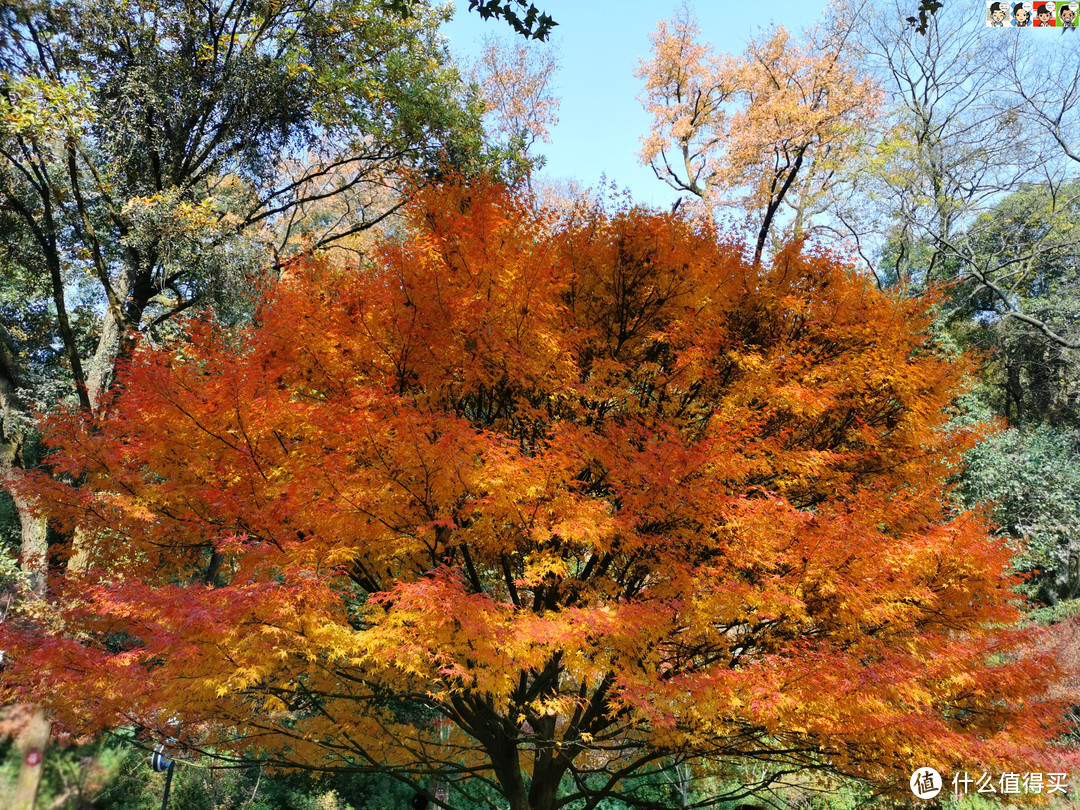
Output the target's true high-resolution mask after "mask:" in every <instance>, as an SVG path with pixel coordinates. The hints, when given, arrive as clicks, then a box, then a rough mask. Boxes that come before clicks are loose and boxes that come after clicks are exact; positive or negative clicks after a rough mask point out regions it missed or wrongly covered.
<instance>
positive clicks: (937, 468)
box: [0, 184, 1058, 810]
mask: <svg viewBox="0 0 1080 810" xmlns="http://www.w3.org/2000/svg"><path fill="white" fill-rule="evenodd" d="M411 205H412V207H411V209H410V212H409V220H410V222H411V228H410V230H408V231H407V232H401V233H398V234H396V235H395V238H393V239H390V240H388V241H386V242H385V243H384V244H383V245H382V247H381V249H380V250H379V251H378V253H377V254H376V255H375V256H374V257H373V261H372V263H371V264H370V265H369V266H366V267H363V268H356V267H355V265H352V266H350V267H349V268H345V269H338V270H334V269H333V268H330V267H325V266H318V265H316V264H311V263H307V264H305V263H296V264H294V265H293V266H292V267H291V269H290V270H289V272H288V273H287V275H286V278H285V279H284V280H283V282H282V284H281V285H279V286H278V287H277V288H276V289H275V290H273V292H272V294H271V295H270V297H269V298H268V299H267V300H266V302H265V303H264V305H263V306H262V308H261V309H260V311H259V313H258V317H257V318H256V319H255V321H254V322H253V323H252V324H251V325H249V326H246V327H244V328H242V329H239V330H238V329H235V328H233V329H230V328H228V326H227V325H222V324H220V323H215V322H214V321H213V320H212V319H210V318H206V319H203V320H200V321H197V322H195V323H193V325H192V330H191V334H190V336H189V340H187V341H183V342H181V343H178V344H176V345H174V346H173V347H171V348H170V347H161V346H155V345H152V344H146V345H145V346H144V347H143V348H142V349H141V350H140V351H139V352H138V353H137V354H136V355H135V356H134V357H133V358H132V362H131V364H130V365H129V367H128V368H127V370H126V371H125V374H124V379H123V386H122V388H119V389H118V390H117V392H116V394H115V398H114V399H113V400H112V401H111V403H110V406H109V408H108V409H107V410H106V411H105V412H104V413H103V414H100V415H94V414H91V413H87V412H86V411H79V410H77V409H72V410H71V411H69V412H67V413H64V414H60V415H58V416H57V417H56V418H55V419H54V420H53V421H52V422H51V426H50V428H49V431H48V435H49V442H50V446H51V447H52V448H53V453H54V455H53V456H52V457H51V459H50V462H51V464H52V465H53V466H54V468H55V469H56V471H57V472H58V473H60V474H61V476H62V477H63V479H72V480H79V481H80V482H82V486H80V487H71V486H68V485H66V484H64V483H63V482H62V479H61V478H51V477H48V476H40V477H38V478H37V479H36V482H35V483H34V485H33V488H32V490H31V491H32V494H33V496H34V497H35V498H36V499H37V500H38V502H40V503H46V504H48V505H49V508H50V514H51V516H52V518H53V519H54V520H56V521H57V522H58V523H59V524H61V525H66V526H68V527H72V526H76V525H77V526H80V527H81V528H82V530H83V531H84V533H85V536H86V537H87V538H88V546H87V548H88V551H89V563H90V567H89V569H88V570H87V571H85V572H81V573H80V572H77V571H71V572H69V573H68V574H67V577H66V578H65V580H64V581H63V583H62V585H61V590H60V592H59V596H60V597H61V598H60V601H59V603H58V608H59V610H60V611H61V617H60V618H59V620H58V621H56V622H55V623H53V624H51V625H50V626H48V627H43V626H38V625H36V624H35V622H34V620H33V617H32V616H26V617H24V618H22V619H21V620H19V621H9V622H7V623H5V624H4V625H2V626H0V629H2V630H3V636H2V638H0V645H2V646H3V648H4V649H5V650H6V651H7V660H8V662H9V663H8V664H7V665H6V667H5V669H4V670H3V672H2V673H0V677H2V678H3V688H4V694H5V695H8V696H12V697H15V696H18V697H24V698H25V697H32V698H33V699H35V700H40V701H45V702H46V703H47V704H48V705H49V706H50V707H51V709H52V710H53V711H54V712H55V713H56V715H57V717H58V719H59V720H60V721H61V722H63V723H64V724H66V725H67V726H68V727H69V728H71V729H79V730H81V731H88V730H93V729H99V728H102V727H107V726H109V725H111V724H115V723H118V722H123V723H126V724H130V723H138V724H141V725H143V726H144V727H148V728H152V729H154V730H155V731H156V733H159V734H161V735H163V736H167V737H174V738H177V739H179V740H181V741H182V744H184V745H189V746H192V747H195V748H203V749H213V750H214V751H216V752H217V753H218V755H223V754H226V755H227V753H228V752H232V755H233V756H235V757H238V758H252V757H254V758H262V759H264V760H265V761H267V762H269V763H271V764H286V765H293V766H298V767H305V768H313V769H335V768H342V769H352V770H359V771H364V770H370V771H386V772H390V773H394V774H396V775H397V776H398V777H400V778H401V779H403V780H410V781H412V782H413V783H415V784H422V783H424V782H425V781H426V780H438V782H439V784H441V785H446V786H448V787H449V788H451V789H453V790H456V791H460V792H461V793H462V794H463V795H465V796H469V795H470V794H471V792H472V791H473V790H474V789H475V785H476V784H478V783H482V784H486V785H489V786H494V787H495V788H496V789H497V790H498V791H499V793H500V794H501V795H502V796H503V797H504V798H505V800H506V802H507V803H508V804H509V806H510V807H511V808H513V810H554V808H559V807H564V806H578V805H579V804H581V803H583V804H584V806H585V807H588V808H596V807H598V806H599V805H600V802H601V801H602V800H603V799H605V798H606V797H611V796H615V797H622V798H624V799H625V800H626V801H628V802H630V803H631V804H634V805H635V806H643V807H651V806H656V802H655V801H652V800H648V799H646V798H645V795H644V793H641V792H636V787H635V786H640V785H641V780H645V781H648V780H649V779H651V778H655V779H656V780H658V781H661V782H663V781H664V777H663V772H664V771H666V770H668V769H670V768H677V767H680V766H682V765H684V764H687V763H690V762H693V761H695V760H698V761H702V762H705V761H707V762H708V763H711V765H710V766H711V767H719V768H723V767H724V766H725V764H727V765H730V764H732V763H734V762H738V763H742V762H744V761H745V758H753V759H754V760H756V761H757V762H758V763H759V764H760V766H761V768H762V772H761V773H763V775H762V776H761V779H760V781H759V782H757V783H756V784H752V785H746V786H744V787H742V788H739V789H737V790H734V791H732V792H730V793H728V794H724V795H717V796H714V797H710V798H707V799H704V800H702V801H700V802H697V803H696V804H695V803H691V806H704V805H709V804H715V803H717V802H719V801H722V800H724V799H727V798H733V797H735V796H741V795H746V792H747V791H750V790H753V789H755V788H758V787H761V786H762V785H765V784H768V783H769V782H770V781H772V780H775V779H778V778H781V777H782V775H783V774H786V773H791V772H792V771H798V770H801V769H832V770H836V771H841V772H844V773H849V774H856V775H860V776H863V777H865V778H870V779H875V780H879V782H880V783H881V784H882V785H883V786H885V787H890V786H891V788H892V789H896V788H897V786H898V785H900V786H906V785H907V780H908V777H909V775H910V773H911V771H912V770H913V768H914V767H915V766H917V765H921V764H924V763H925V762H935V763H940V764H942V765H944V766H946V767H952V766H956V767H960V766H962V765H963V764H967V763H976V762H977V763H980V764H981V765H983V766H987V767H990V766H995V765H996V766H1001V767H1004V768H1008V769H1010V770H1015V769H1016V768H1017V767H1018V766H1019V764H1020V763H1026V762H1031V763H1032V764H1031V766H1030V767H1031V769H1032V770H1039V769H1043V768H1042V767H1041V766H1040V765H1037V764H1036V763H1037V762H1039V758H1040V756H1041V754H1040V746H1041V744H1042V742H1044V741H1045V740H1047V739H1048V738H1049V737H1051V736H1052V735H1053V734H1054V731H1055V718H1056V716H1057V711H1058V707H1057V705H1056V704H1055V703H1054V702H1052V701H1044V700H1043V698H1044V696H1045V690H1046V688H1047V687H1048V685H1049V683H1050V681H1052V680H1053V678H1054V676H1055V668H1054V666H1053V665H1052V664H1051V663H1050V662H1049V661H1047V660H1046V656H1044V655H1042V654H1041V653H1038V652H1036V651H1034V650H1033V649H1031V648H1029V647H1028V646H1027V640H1028V637H1027V635H1026V634H1025V633H1024V632H1021V631H1019V630H1015V629H1009V628H1010V627H1013V626H1014V623H1015V622H1016V620H1017V618H1018V613H1017V608H1016V606H1015V604H1014V595H1013V593H1012V591H1011V590H1010V587H1009V586H1010V584H1011V581H1010V579H1009V578H1008V577H1007V576H1006V575H1005V574H1004V573H1003V569H1004V567H1005V566H1006V565H1007V561H1008V556H1009V550H1008V549H1007V548H1005V547H1004V546H1002V545H1001V544H1000V543H999V542H998V541H997V540H995V539H992V538H990V537H988V536H987V531H986V528H985V527H984V525H983V523H982V522H981V521H980V520H979V519H978V518H977V516H975V515H972V514H965V513H960V514H957V513H954V512H951V511H950V509H949V508H948V507H947V506H946V505H944V504H943V503H942V496H943V493H945V492H947V491H948V485H947V481H948V478H949V476H950V474H951V471H952V469H953V465H954V464H955V462H956V459H957V455H958V454H959V453H960V452H961V451H962V450H964V449H966V448H967V447H968V446H970V444H971V438H970V436H968V435H967V434H965V433H963V432H957V431H953V432H947V431H944V430H942V427H943V421H944V420H945V418H946V417H945V416H944V415H943V409H944V408H945V406H946V405H947V404H949V403H950V402H951V400H952V398H953V397H954V395H955V393H956V392H957V390H958V387H959V386H961V385H962V383H963V380H964V377H965V374H966V372H967V371H968V368H967V366H966V365H965V364H964V363H960V362H948V361H946V360H945V359H943V358H941V357H939V356H936V355H935V354H934V352H933V351H932V350H931V348H930V346H929V345H928V339H927V336H926V329H927V327H928V325H929V322H930V315H929V313H928V311H927V306H926V305H925V304H919V303H913V302H909V301H903V300H898V299H894V298H891V297H888V296H886V295H884V294H882V293H879V292H878V291H876V290H875V289H873V288H872V286H870V285H869V284H868V283H867V281H866V279H865V278H863V277H860V276H859V275H858V274H856V273H854V272H853V271H852V269H851V268H850V267H849V266H848V265H847V264H845V263H844V262H842V261H839V260H838V259H837V258H836V257H834V256H830V255H827V254H815V253H810V254H799V253H798V252H797V251H795V250H787V251H785V252H782V253H780V254H779V255H777V256H776V257H775V259H774V260H773V261H771V262H765V261H760V262H750V261H747V260H745V259H744V258H743V252H742V246H741V245H739V244H734V243H732V241H731V240H728V239H724V238H721V237H719V236H718V235H717V233H716V232H715V231H714V230H712V229H711V228H710V227H708V226H706V225H702V224H690V223H689V222H688V221H686V220H683V219H680V218H678V217H674V216H663V215H659V214H656V213H650V212H648V211H644V210H641V209H636V208H630V209H623V210H618V211H615V212H607V211H605V210H603V209H601V208H594V209H591V210H589V211H586V212H579V213H578V216H577V217H576V218H570V219H568V220H564V221H553V220H552V219H551V218H550V217H549V216H547V215H545V214H543V213H537V209H536V206H535V204H534V203H533V202H532V201H531V200H530V199H528V198H527V197H524V198H523V197H522V196H521V195H518V194H514V193H511V192H509V191H507V190H505V189H502V188H499V187H495V186H489V185H472V186H464V185H457V184H450V185H447V186H443V187H437V188H436V187H429V188H427V189H425V190H424V191H423V192H422V193H421V194H420V195H419V196H418V198H416V199H415V200H414V202H413V203H412V204H411ZM1047 767H1049V766H1047ZM634 776H637V777H639V779H638V780H637V781H635V780H634V779H632V778H631V777H634ZM428 783H429V784H430V781H429V782H428ZM440 801H441V800H440ZM443 805H444V806H449V804H448V803H447V802H443Z"/></svg>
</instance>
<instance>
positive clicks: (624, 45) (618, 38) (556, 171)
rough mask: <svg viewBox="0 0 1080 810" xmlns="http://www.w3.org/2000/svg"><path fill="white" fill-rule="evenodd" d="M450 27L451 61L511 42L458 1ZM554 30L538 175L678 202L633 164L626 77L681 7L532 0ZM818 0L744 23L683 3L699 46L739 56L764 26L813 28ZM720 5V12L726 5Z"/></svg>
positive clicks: (772, 8) (633, 87)
mask: <svg viewBox="0 0 1080 810" xmlns="http://www.w3.org/2000/svg"><path fill="white" fill-rule="evenodd" d="M456 2H457V12H456V14H455V17H454V20H453V22H452V23H450V24H449V25H448V26H446V27H445V29H444V32H445V33H446V34H447V36H448V37H449V38H450V47H451V49H452V50H453V51H454V53H455V54H456V55H458V56H459V57H465V58H475V56H476V54H477V53H478V52H479V50H480V42H481V40H482V39H483V37H484V36H485V35H489V36H490V35H493V34H494V35H496V36H498V37H499V38H501V39H504V40H508V41H510V40H512V39H513V37H514V34H513V32H512V31H511V30H510V28H509V27H508V26H507V25H506V24H505V23H503V22H502V21H497V20H488V21H484V20H481V19H480V17H479V15H477V14H476V13H475V12H471V13H470V12H468V11H467V9H468V0H456ZM533 2H535V3H536V5H537V6H538V7H539V8H540V9H541V10H542V11H545V12H547V13H548V14H550V15H551V16H552V17H553V18H554V19H555V21H556V22H557V23H558V24H559V25H558V27H557V28H556V29H555V31H554V33H553V34H552V37H551V43H550V45H547V46H545V45H538V46H537V47H555V48H556V49H558V52H559V54H560V60H561V64H562V68H561V70H560V71H559V76H558V78H557V92H558V94H559V95H560V96H561V98H562V107H561V108H560V110H559V119H560V120H559V124H558V126H557V127H556V128H555V129H554V130H553V132H552V143H550V144H540V146H541V147H542V149H541V151H542V153H543V154H545V155H546V156H547V159H548V164H547V167H546V169H545V171H544V173H545V174H546V175H549V176H551V177H555V178H563V177H566V178H573V179H575V180H577V181H578V182H579V183H581V184H582V185H583V186H585V187H589V186H596V185H597V184H598V183H599V182H600V177H601V175H602V174H605V175H606V176H607V179H608V180H609V181H614V182H615V183H617V184H618V185H619V187H620V188H628V189H630V191H631V192H632V194H633V196H634V199H635V200H637V201H639V202H645V203H651V204H653V205H662V206H665V207H666V206H668V205H670V204H671V202H673V201H674V199H675V197H676V195H675V192H674V191H673V190H671V189H670V188H668V187H667V186H666V185H664V184H663V183H662V182H661V181H660V180H657V179H656V177H655V175H654V174H653V173H652V170H651V169H650V168H649V167H647V166H640V165H638V158H637V152H638V149H639V148H640V144H639V141H638V138H639V137H640V136H642V135H644V134H646V132H647V131H648V128H649V123H650V117H649V116H648V115H647V114H646V113H645V111H644V110H643V109H642V107H641V103H640V102H639V101H638V100H637V96H638V94H639V93H640V92H641V84H640V81H639V80H638V79H635V78H634V70H635V68H636V67H637V64H638V59H639V58H642V57H647V56H648V54H649V34H650V33H651V32H652V31H653V30H654V29H655V28H656V24H657V22H659V21H660V20H661V19H663V18H669V17H671V16H673V15H674V14H675V12H676V11H677V10H678V8H679V2H678V0H671V2H668V1H667V0H661V2H655V1H654V2H643V1H642V0H627V1H626V2H599V1H598V0H576V1H575V0H533ZM825 5H826V4H825V2H823V1H822V0H802V2H797V1H796V0H783V1H782V2H771V3H767V4H762V7H763V8H765V9H768V10H767V11H762V12H761V13H760V14H757V15H748V14H747V13H746V12H745V11H744V10H743V9H744V8H745V6H740V5H728V4H726V3H725V4H719V3H716V2H698V3H694V4H692V5H691V8H692V9H693V11H694V14H695V16H696V17H697V18H698V21H699V23H700V25H701V32H702V38H703V39H704V40H706V41H708V42H711V43H712V44H713V46H714V47H715V48H716V49H717V50H720V51H731V52H734V53H738V52H741V51H742V50H743V49H744V48H745V47H746V44H747V42H748V41H749V39H750V37H751V36H752V35H754V34H756V33H757V32H758V31H759V30H760V29H761V28H764V27H767V26H768V25H769V23H770V22H771V21H776V22H779V23H783V24H784V25H785V26H786V27H787V28H788V29H790V30H794V31H797V30H801V29H802V28H805V27H806V26H807V25H811V24H813V23H814V22H816V21H817V20H818V19H819V17H820V15H821V14H822V12H823V10H824V8H825ZM724 6H726V8H725V7H724Z"/></svg>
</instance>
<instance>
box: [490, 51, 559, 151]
mask: <svg viewBox="0 0 1080 810" xmlns="http://www.w3.org/2000/svg"><path fill="white" fill-rule="evenodd" d="M558 69H559V62H558V59H557V58H556V55H555V53H554V52H553V51H551V50H550V49H547V50H537V49H535V48H530V47H529V46H527V45H526V44H524V43H520V42H519V43H516V44H515V46H514V47H512V48H509V47H507V46H505V45H502V44H501V43H500V42H499V41H498V40H496V39H492V38H489V39H487V40H485V42H484V50H483V53H481V55H480V59H479V60H477V63H476V65H475V66H474V68H473V72H472V78H473V81H475V82H476V84H477V86H478V87H479V89H480V97H481V99H482V100H483V103H484V113H485V114H486V117H487V119H488V121H489V123H488V126H487V129H488V135H489V137H494V138H497V139H498V141H500V142H502V143H505V144H507V145H508V146H510V147H511V151H512V152H516V153H520V154H521V155H523V156H525V157H526V158H527V159H528V160H529V162H530V163H532V164H534V165H537V166H542V165H543V158H537V157H531V156H530V155H529V152H530V150H531V149H532V148H533V147H534V146H535V145H536V142H537V141H543V142H545V143H551V135H550V128H551V127H552V126H553V125H555V124H557V123H558V122H559V97H558V96H556V95H555V94H554V92H553V88H552V82H553V80H554V77H555V73H556V71H557V70H558Z"/></svg>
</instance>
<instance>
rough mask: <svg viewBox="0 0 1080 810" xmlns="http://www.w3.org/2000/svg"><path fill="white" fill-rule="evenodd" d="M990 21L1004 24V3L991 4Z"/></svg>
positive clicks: (995, 23)
mask: <svg viewBox="0 0 1080 810" xmlns="http://www.w3.org/2000/svg"><path fill="white" fill-rule="evenodd" d="M990 22H992V23H993V24H994V25H1002V24H1003V23H1004V22H1005V4H1004V3H991V4H990Z"/></svg>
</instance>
